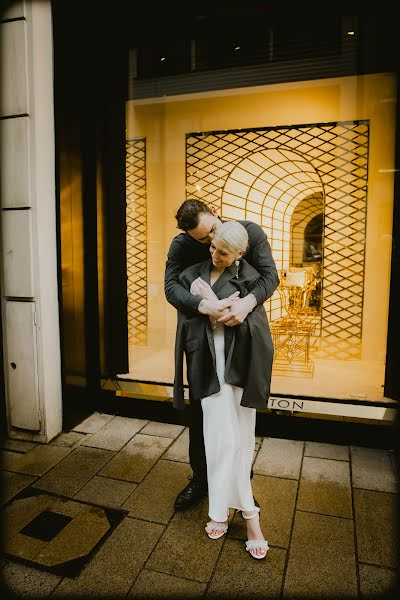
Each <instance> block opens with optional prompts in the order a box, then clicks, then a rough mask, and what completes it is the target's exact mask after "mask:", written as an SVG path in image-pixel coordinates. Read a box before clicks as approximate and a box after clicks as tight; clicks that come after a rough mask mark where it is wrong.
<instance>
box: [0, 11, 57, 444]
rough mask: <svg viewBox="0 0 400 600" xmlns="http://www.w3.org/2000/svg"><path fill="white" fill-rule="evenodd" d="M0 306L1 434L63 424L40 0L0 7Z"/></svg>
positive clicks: (49, 97) (51, 431)
mask: <svg viewBox="0 0 400 600" xmlns="http://www.w3.org/2000/svg"><path fill="white" fill-rule="evenodd" d="M0 27H1V30H0V40H1V42H0V43H1V52H0V60H1V65H0V66H1V73H2V82H1V87H0V152H1V154H0V160H1V164H0V167H1V182H0V193H1V230H2V236H1V312H2V329H3V354H4V371H5V377H4V379H5V391H6V398H5V402H6V415H7V428H8V434H9V436H10V437H11V438H16V439H29V440H34V441H39V442H48V441H50V440H51V439H52V438H54V437H55V436H56V435H57V434H58V433H60V431H61V430H62V396H61V359H60V328H59V309H58V283H57V279H58V277H57V236H56V187H55V144H54V101H53V38H52V16H51V3H50V2H49V1H42V2H35V1H33V2H28V1H20V2H14V3H10V5H9V8H8V10H6V11H4V12H3V13H2V14H1V23H0Z"/></svg>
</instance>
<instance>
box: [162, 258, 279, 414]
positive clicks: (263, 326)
mask: <svg viewBox="0 0 400 600" xmlns="http://www.w3.org/2000/svg"><path fill="white" fill-rule="evenodd" d="M211 264H212V263H211V259H208V260H206V261H203V262H201V263H198V264H196V265H193V266H192V267H189V268H187V269H185V270H184V271H183V272H182V273H181V275H180V281H181V283H182V285H183V287H184V288H185V289H187V290H190V286H191V284H192V282H193V281H194V280H195V279H196V278H197V277H201V278H202V279H204V281H207V283H210V271H211ZM259 278H260V274H259V273H258V272H257V271H256V270H255V269H254V268H253V267H252V266H251V265H250V264H249V263H248V262H247V261H245V260H243V259H242V260H241V265H240V270H239V278H238V279H237V278H236V266H235V265H232V266H230V267H228V268H226V269H225V271H224V272H223V273H222V275H221V276H220V277H219V278H218V279H217V281H216V282H215V283H214V285H213V286H212V289H213V291H214V292H215V294H216V295H217V296H218V298H219V299H222V298H226V297H228V296H230V295H231V294H233V293H234V292H236V291H240V297H243V296H246V295H247V294H249V293H250V292H251V291H252V289H253V288H254V286H255V285H256V283H257V281H258V280H259ZM224 335H225V381H226V383H230V384H232V385H236V386H238V387H242V388H243V389H244V391H243V396H242V400H241V404H242V406H247V407H251V408H266V406H267V400H268V398H269V392H270V381H271V372H272V360H273V354H274V350H273V344H272V339H271V333H270V329H269V323H268V317H267V314H266V312H265V308H264V306H263V305H262V304H261V305H257V306H256V307H255V308H254V309H253V310H252V311H251V312H250V313H249V314H248V316H247V318H246V319H245V321H244V322H243V323H242V324H241V325H237V326H235V327H224ZM184 354H185V355H186V366H187V379H188V384H189V397H190V401H191V402H193V401H200V399H201V398H205V397H206V396H210V395H211V394H215V393H217V392H218V391H219V390H220V385H219V381H218V376H217V371H216V361H215V348H214V338H213V333H212V329H211V325H210V320H209V318H208V316H207V315H202V314H200V313H197V314H194V315H188V314H187V313H184V312H182V311H178V321H177V330H176V340H175V380H174V397H173V405H174V407H175V408H178V409H183V408H184V406H185V405H184V395H183V355H184Z"/></svg>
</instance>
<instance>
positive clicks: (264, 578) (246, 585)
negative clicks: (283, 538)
mask: <svg viewBox="0 0 400 600" xmlns="http://www.w3.org/2000/svg"><path fill="white" fill-rule="evenodd" d="M285 560H286V551H285V550H283V549H280V548H270V549H269V551H268V552H267V556H266V557H265V559H262V560H257V559H255V558H252V556H250V555H249V553H248V552H246V550H245V545H244V543H243V542H240V541H239V540H233V539H227V540H225V543H224V545H223V548H222V551H221V555H220V557H219V559H218V563H217V565H216V567H215V570H214V573H213V576H212V579H211V582H210V585H209V587H208V590H207V593H206V597H207V598H240V599H242V598H246V599H247V598H251V599H254V600H260V598H279V597H280V591H281V588H282V580H283V572H284V567H285Z"/></svg>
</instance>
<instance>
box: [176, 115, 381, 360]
mask: <svg viewBox="0 0 400 600" xmlns="http://www.w3.org/2000/svg"><path fill="white" fill-rule="evenodd" d="M368 134H369V130H368V122H367V121H354V122H353V121H350V122H343V123H328V124H316V125H304V126H296V127H276V128H261V129H251V130H234V131H221V132H205V133H201V134H188V135H187V136H186V144H187V146H186V150H187V165H186V173H187V175H186V184H187V185H186V190H187V197H198V198H200V199H202V200H204V201H206V202H207V203H209V204H212V205H213V206H215V207H216V208H217V209H218V210H219V211H220V214H221V216H222V218H224V219H249V220H252V221H255V222H257V223H259V224H260V225H261V226H262V227H263V229H264V230H265V231H266V233H267V235H268V238H269V241H270V244H271V248H272V252H273V255H274V258H275V261H276V263H277V267H278V269H282V268H286V267H288V266H289V260H290V252H291V248H290V233H291V231H290V227H291V219H292V216H293V214H294V212H295V210H296V207H297V206H298V205H299V204H300V203H301V202H303V201H304V200H305V199H306V198H310V197H313V198H317V197H321V198H322V204H323V212H324V227H323V232H324V236H323V253H324V259H323V292H322V293H323V297H322V309H321V318H322V322H321V333H322V336H323V338H322V341H323V342H324V343H322V344H319V349H318V355H319V356H329V355H332V356H334V357H335V358H343V359H351V358H358V357H359V356H360V350H361V344H360V342H361V334H362V329H361V325H362V305H363V284H364V281H363V273H364V254H365V248H364V246H365V223H366V199H367V174H368V171H367V169H368ZM266 306H267V307H268V310H269V316H270V320H272V321H273V320H274V319H277V318H280V317H281V316H282V309H281V304H280V299H279V295H278V294H277V293H275V294H274V296H273V297H272V298H271V300H270V301H269V302H268V303H267V304H266ZM314 347H315V344H314Z"/></svg>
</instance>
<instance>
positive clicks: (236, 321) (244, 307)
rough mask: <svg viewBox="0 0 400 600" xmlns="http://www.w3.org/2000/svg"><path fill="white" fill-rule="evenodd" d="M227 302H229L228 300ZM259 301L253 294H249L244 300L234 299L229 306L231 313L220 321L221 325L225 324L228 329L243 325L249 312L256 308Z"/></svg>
mask: <svg viewBox="0 0 400 600" xmlns="http://www.w3.org/2000/svg"><path fill="white" fill-rule="evenodd" d="M226 300H228V299H227V298H226ZM256 304H257V300H256V299H255V297H254V296H253V294H248V295H247V296H245V297H244V298H236V299H235V298H234V299H232V300H231V302H230V304H227V306H229V312H228V313H226V314H225V315H224V316H222V317H220V318H219V319H218V322H219V323H223V324H224V325H227V326H228V327H234V326H235V325H240V324H241V323H243V321H244V320H245V318H246V317H247V315H248V314H249V312H251V311H252V310H253V308H254V307H255V306H256Z"/></svg>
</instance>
